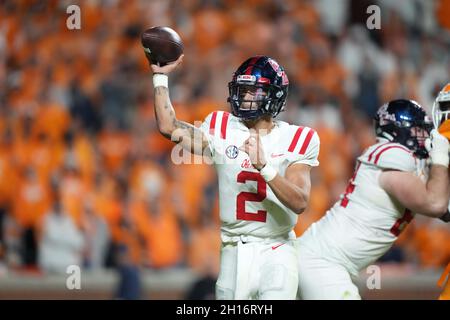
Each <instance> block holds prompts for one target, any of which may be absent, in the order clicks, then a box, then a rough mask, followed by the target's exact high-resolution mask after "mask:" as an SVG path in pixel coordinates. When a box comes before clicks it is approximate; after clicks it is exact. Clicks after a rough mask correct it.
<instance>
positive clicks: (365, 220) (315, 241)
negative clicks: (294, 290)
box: [298, 139, 420, 275]
mask: <svg viewBox="0 0 450 320" xmlns="http://www.w3.org/2000/svg"><path fill="white" fill-rule="evenodd" d="M419 164H420V162H419V160H418V159H416V158H415V157H414V155H413V153H412V152H411V151H410V150H409V149H407V148H406V147H404V146H402V145H400V144H398V143H391V142H388V141H387V140H384V139H380V141H379V142H378V143H377V144H375V145H373V146H371V147H369V148H368V149H367V150H366V151H365V152H364V153H363V154H362V155H361V156H360V157H359V158H358V160H357V164H356V168H355V172H354V174H353V177H352V178H351V179H350V181H349V184H348V186H347V188H346V190H345V193H344V194H342V195H341V199H340V200H339V201H338V202H336V203H335V205H334V206H333V207H332V208H331V209H330V210H329V211H328V212H327V213H326V215H325V216H324V217H323V218H322V219H320V220H319V221H317V222H316V223H314V224H312V225H311V227H310V228H309V229H308V230H307V231H306V232H305V233H304V234H303V235H302V236H301V237H300V238H299V239H298V243H299V245H300V246H304V247H306V248H309V249H312V250H314V251H315V252H316V253H320V254H321V255H322V256H323V257H325V258H326V259H328V260H331V261H333V262H336V263H339V264H341V265H343V266H344V267H345V268H347V270H348V271H349V272H351V273H352V274H353V275H356V274H357V273H358V272H359V271H360V270H361V269H363V268H365V267H367V266H368V265H370V264H371V263H373V262H375V261H376V260H377V259H378V258H380V257H381V256H382V255H383V254H384V253H385V252H386V251H387V250H389V248H390V247H391V246H392V244H393V243H394V241H395V240H396V239H397V237H398V236H399V234H400V232H401V231H402V230H403V229H404V228H405V227H406V225H407V224H408V223H409V222H410V221H411V220H412V219H413V217H414V214H413V213H412V212H411V211H409V210H408V209H407V208H405V207H403V206H402V205H401V204H400V203H399V202H398V201H396V199H394V198H393V197H391V196H390V195H389V194H388V193H387V192H386V191H384V189H382V188H381V186H380V184H379V182H378V179H379V176H380V173H381V172H383V170H400V171H407V172H414V173H417V170H418V168H419Z"/></svg>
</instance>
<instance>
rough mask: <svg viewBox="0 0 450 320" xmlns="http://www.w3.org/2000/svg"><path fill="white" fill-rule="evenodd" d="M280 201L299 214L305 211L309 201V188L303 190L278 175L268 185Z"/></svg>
mask: <svg viewBox="0 0 450 320" xmlns="http://www.w3.org/2000/svg"><path fill="white" fill-rule="evenodd" d="M267 184H268V185H269V186H270V188H271V189H272V191H273V193H274V194H275V196H276V197H277V198H278V200H280V201H281V203H282V204H284V205H285V206H286V207H288V208H289V209H291V210H292V211H294V212H295V213H297V214H300V213H302V212H303V211H305V209H306V207H307V205H308V200H309V189H310V188H308V186H305V187H304V188H301V187H299V186H297V185H295V184H294V183H292V182H290V181H289V180H287V179H286V178H284V177H282V176H280V175H279V174H277V175H276V176H275V178H274V179H272V180H270V181H269V182H268V183H267Z"/></svg>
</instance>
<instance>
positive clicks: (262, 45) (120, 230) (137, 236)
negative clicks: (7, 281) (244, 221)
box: [0, 0, 450, 275]
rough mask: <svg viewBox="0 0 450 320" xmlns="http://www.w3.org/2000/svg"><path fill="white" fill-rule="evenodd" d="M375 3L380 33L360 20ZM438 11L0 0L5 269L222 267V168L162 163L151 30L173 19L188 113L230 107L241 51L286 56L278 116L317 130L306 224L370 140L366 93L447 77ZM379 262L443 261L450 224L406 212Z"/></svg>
mask: <svg viewBox="0 0 450 320" xmlns="http://www.w3.org/2000/svg"><path fill="white" fill-rule="evenodd" d="M71 4H78V5H79V6H80V9H81V29H80V30H69V29H68V28H67V27H66V19H67V18H68V17H69V14H67V13H66V8H67V7H68V6H69V5H71ZM371 4H376V5H379V7H380V9H381V11H380V12H381V29H375V30H369V29H368V28H367V27H366V20H367V18H368V17H369V14H368V13H367V12H366V8H367V7H368V6H369V5H371ZM449 16H450V1H449V0H439V1H425V0H424V1H419V0H411V1H394V0H392V1H376V0H372V1H366V0H339V1H335V0H317V1H308V0H305V1H300V0H285V1H281V0H208V1H204V0H183V1H181V0H168V1H162V0H151V1H142V0H136V1H133V0H129V1H126V0H85V1H56V0H49V1H37V0H36V1H34V0H17V1H13V0H6V1H2V2H1V4H0V84H1V85H0V113H1V116H0V264H3V265H4V266H6V268H7V269H11V270H28V271H30V270H31V271H34V272H44V273H45V272H65V266H66V265H67V264H78V265H81V266H83V267H84V268H90V269H93V270H95V269H101V268H108V267H111V268H113V267H118V268H120V267H123V266H134V267H138V268H151V269H155V270H160V269H165V268H177V267H189V268H193V269H194V270H196V271H198V272H200V273H202V274H212V275H214V274H215V273H216V272H217V270H218V261H219V248H220V237H219V233H220V227H219V218H218V203H217V192H218V191H217V183H216V176H215V173H214V171H213V168H212V167H210V166H208V165H206V164H191V165H187V164H183V165H174V164H173V163H172V161H171V158H170V155H171V150H172V143H171V142H170V141H166V140H164V138H163V137H161V136H160V134H159V132H158V130H157V128H156V123H155V118H154V113H153V102H152V99H153V89H152V82H151V76H150V72H149V66H148V62H147V60H146V59H145V55H144V53H143V50H142V46H141V43H140V34H141V32H142V31H143V30H145V29H146V28H148V27H151V26H156V25H163V26H171V27H172V28H173V29H175V30H176V31H177V32H178V33H179V34H180V36H181V38H182V39H183V42H184V46H185V59H184V62H183V65H182V66H181V67H180V68H179V69H178V70H177V72H176V73H174V74H173V75H171V77H170V87H171V97H172V101H173V104H174V107H175V110H176V112H177V117H178V118H179V119H182V120H185V121H190V122H193V121H195V120H197V121H201V120H203V119H204V117H205V116H206V115H207V114H208V113H209V112H211V111H213V110H218V109H220V110H228V105H227V103H226V98H227V96H228V89H227V83H228V82H229V81H230V80H231V76H232V73H233V71H234V70H235V69H236V68H237V66H239V65H240V63H241V62H243V61H244V60H245V59H246V58H247V57H249V56H252V55H255V54H264V55H268V56H272V57H273V58H275V59H276V60H277V61H278V62H279V63H280V64H281V65H283V66H284V67H285V69H286V70H287V74H288V76H289V78H290V83H291V85H290V89H289V97H288V104H287V110H286V112H284V113H283V114H281V115H280V118H281V119H289V120H288V121H289V122H291V123H295V124H302V125H308V126H311V127H313V128H315V129H316V130H317V131H318V133H319V135H320V138H321V151H320V156H319V160H320V167H319V168H318V169H314V170H313V173H312V175H313V178H312V179H313V180H312V193H311V200H310V206H309V209H308V211H307V212H306V213H304V214H302V215H301V216H300V219H299V223H298V225H297V227H296V231H297V234H298V235H300V234H301V233H302V232H303V231H304V230H305V229H306V228H307V227H308V226H309V225H310V224H311V223H312V222H314V221H316V220H317V219H319V218H320V217H321V216H322V215H323V214H324V213H325V212H326V209H327V208H329V207H330V205H331V204H333V203H334V201H336V200H337V199H338V197H339V195H340V193H341V192H343V190H344V189H345V186H346V184H347V180H348V179H349V177H350V176H351V173H352V171H353V166H354V163H355V158H356V157H357V156H358V155H359V154H360V153H361V152H362V151H363V150H364V148H366V147H367V146H369V145H370V144H371V143H373V142H374V139H375V137H374V132H373V127H372V117H373V115H374V112H375V110H376V109H377V108H378V106H380V105H381V104H382V103H384V102H386V101H388V100H390V99H394V98H401V97H403V98H410V99H414V100H417V101H418V102H419V103H421V104H422V105H423V106H424V107H426V108H427V109H428V110H430V109H431V106H432V103H433V100H434V97H435V95H436V93H437V92H438V90H439V89H440V88H441V87H442V86H443V85H444V84H445V83H447V82H448V81H449V80H450V59H449V58H450V55H449V52H450V20H449V19H448V17H449ZM383 260H384V261H386V262H388V261H391V262H392V261H393V262H400V263H410V264H412V265H414V266H417V267H420V268H440V267H442V266H444V265H446V264H447V263H448V261H449V260H450V230H449V228H448V226H446V225H445V224H444V223H441V222H440V221H437V220H436V221H435V220H432V219H426V218H421V217H419V216H416V219H415V220H414V222H413V223H412V224H411V226H410V227H409V228H407V229H406V231H405V232H404V234H402V236H401V238H400V240H399V242H398V244H397V245H395V247H394V248H393V249H392V250H391V251H390V252H389V253H388V254H387V255H386V256H385V257H383ZM124 272H126V270H125V271H124Z"/></svg>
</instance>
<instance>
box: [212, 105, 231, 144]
mask: <svg viewBox="0 0 450 320" xmlns="http://www.w3.org/2000/svg"><path fill="white" fill-rule="evenodd" d="M229 117H230V113H229V112H225V111H214V112H213V113H212V116H211V121H210V123H209V134H210V135H212V136H215V135H216V133H217V132H219V133H220V138H222V139H226V137H227V127H228V119H229Z"/></svg>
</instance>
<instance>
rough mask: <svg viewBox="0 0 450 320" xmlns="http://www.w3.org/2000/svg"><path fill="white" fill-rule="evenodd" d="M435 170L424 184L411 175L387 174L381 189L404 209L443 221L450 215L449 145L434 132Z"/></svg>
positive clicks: (432, 141) (433, 168)
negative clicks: (448, 213)
mask: <svg viewBox="0 0 450 320" xmlns="http://www.w3.org/2000/svg"><path fill="white" fill-rule="evenodd" d="M431 143H432V146H431V149H430V151H429V154H430V158H431V169H430V175H429V177H428V180H427V181H426V182H425V183H424V182H422V180H421V179H420V178H419V177H417V176H415V175H414V174H412V173H411V172H401V171H385V172H383V173H381V175H380V178H379V179H380V180H379V181H380V185H381V187H382V188H383V189H384V190H386V192H387V193H389V194H390V195H391V196H393V197H394V198H396V199H397V200H398V201H399V202H400V203H401V204H402V205H403V206H404V207H406V208H408V209H410V210H412V211H413V212H417V213H420V214H423V215H426V216H430V217H435V218H439V217H442V216H443V215H444V214H445V212H446V211H447V206H448V199H449V177H448V164H449V155H448V152H449V142H448V140H447V138H445V137H443V136H442V135H440V134H439V133H438V132H437V131H436V130H433V131H432V132H431Z"/></svg>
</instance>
